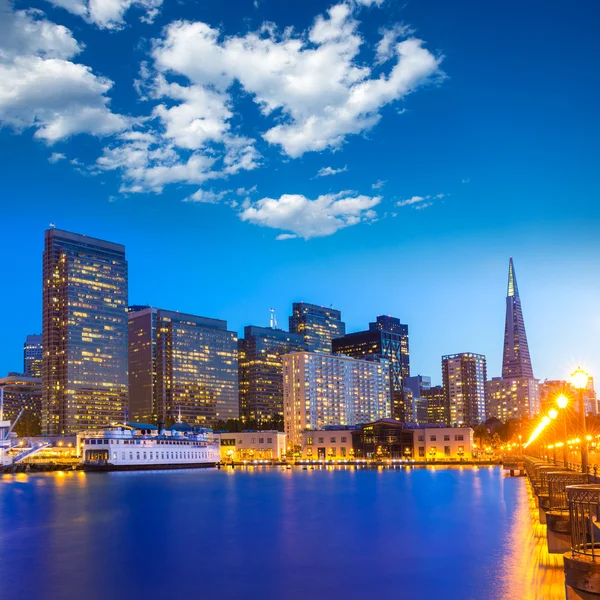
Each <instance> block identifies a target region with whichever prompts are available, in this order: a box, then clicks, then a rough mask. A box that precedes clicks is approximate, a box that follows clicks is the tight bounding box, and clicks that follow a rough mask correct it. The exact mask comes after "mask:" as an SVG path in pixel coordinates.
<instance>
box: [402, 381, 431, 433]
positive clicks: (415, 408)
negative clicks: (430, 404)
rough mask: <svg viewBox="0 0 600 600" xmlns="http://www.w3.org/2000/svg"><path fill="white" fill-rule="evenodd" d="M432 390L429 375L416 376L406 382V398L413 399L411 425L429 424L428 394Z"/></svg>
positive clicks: (411, 403)
mask: <svg viewBox="0 0 600 600" xmlns="http://www.w3.org/2000/svg"><path fill="white" fill-rule="evenodd" d="M430 389H431V377H428V376H427V375H414V376H412V377H407V378H406V379H405V380H404V398H405V399H406V398H408V397H409V396H410V397H411V401H410V403H409V402H407V404H410V406H411V407H412V416H411V420H410V422H411V423H415V424H417V425H427V424H428V414H427V392H428V391H429V390H430Z"/></svg>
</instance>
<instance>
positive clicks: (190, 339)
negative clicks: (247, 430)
mask: <svg viewBox="0 0 600 600" xmlns="http://www.w3.org/2000/svg"><path fill="white" fill-rule="evenodd" d="M128 318H129V334H130V340H129V386H130V387H129V389H130V409H131V413H132V417H133V419H134V420H138V421H140V422H148V421H150V422H173V421H174V420H175V419H178V418H179V417H181V419H182V420H183V421H184V422H186V423H188V424H190V425H202V424H206V423H212V422H213V421H214V420H215V419H223V420H226V419H236V418H238V417H239V402H238V358H237V334H236V333H235V332H233V331H228V329H227V322H226V321H222V320H218V319H209V318H206V317H198V316H194V315H188V314H184V313H179V312H174V311H169V310H163V309H157V308H154V307H147V308H143V307H140V310H131V311H130V312H129V315H128Z"/></svg>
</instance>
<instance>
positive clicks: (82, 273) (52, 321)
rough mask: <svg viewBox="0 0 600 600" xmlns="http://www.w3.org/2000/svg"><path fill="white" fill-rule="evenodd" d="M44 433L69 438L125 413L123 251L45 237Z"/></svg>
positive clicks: (76, 238)
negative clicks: (64, 435)
mask: <svg viewBox="0 0 600 600" xmlns="http://www.w3.org/2000/svg"><path fill="white" fill-rule="evenodd" d="M42 307H43V314H42V345H43V359H42V430H43V432H44V433H47V434H51V435H57V434H72V433H76V432H78V431H82V430H87V429H103V428H105V427H107V426H110V425H111V424H112V423H114V422H117V421H121V420H122V419H123V418H124V416H125V409H126V406H127V260H126V259H125V247H124V246H122V245H120V244H114V243H112V242H107V241H104V240H99V239H95V238H91V237H87V236H85V235H79V234H76V233H69V232H67V231H61V230H59V229H49V230H47V231H46V233H45V246H44V255H43V299H42Z"/></svg>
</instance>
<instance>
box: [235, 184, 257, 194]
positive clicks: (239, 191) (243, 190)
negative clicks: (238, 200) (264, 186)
mask: <svg viewBox="0 0 600 600" xmlns="http://www.w3.org/2000/svg"><path fill="white" fill-rule="evenodd" d="M257 189H258V186H257V185H253V186H252V187H251V188H244V187H239V188H238V189H237V190H235V193H236V194H237V195H238V196H249V195H250V194H254V192H256V190H257Z"/></svg>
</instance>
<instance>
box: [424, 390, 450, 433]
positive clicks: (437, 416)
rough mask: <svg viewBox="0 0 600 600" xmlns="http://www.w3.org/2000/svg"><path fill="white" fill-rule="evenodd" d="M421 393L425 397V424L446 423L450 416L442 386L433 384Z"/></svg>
mask: <svg viewBox="0 0 600 600" xmlns="http://www.w3.org/2000/svg"><path fill="white" fill-rule="evenodd" d="M423 395H424V396H425V398H426V399H427V424H428V425H448V422H449V420H450V417H449V415H448V406H447V404H446V393H445V392H444V386H442V385H433V386H431V387H430V388H429V389H428V390H423Z"/></svg>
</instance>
